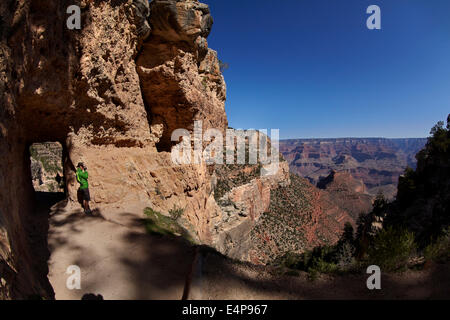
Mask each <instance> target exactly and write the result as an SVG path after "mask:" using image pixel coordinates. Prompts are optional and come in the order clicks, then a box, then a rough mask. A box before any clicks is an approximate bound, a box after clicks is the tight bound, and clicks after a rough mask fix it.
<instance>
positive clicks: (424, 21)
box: [202, 0, 450, 138]
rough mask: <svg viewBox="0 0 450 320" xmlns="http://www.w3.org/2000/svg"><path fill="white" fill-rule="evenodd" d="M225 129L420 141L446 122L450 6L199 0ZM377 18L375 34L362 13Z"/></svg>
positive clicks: (415, 0)
mask: <svg viewBox="0 0 450 320" xmlns="http://www.w3.org/2000/svg"><path fill="white" fill-rule="evenodd" d="M202 2H205V3H207V4H209V5H210V8H211V12H212V15H213V17H214V25H213V29H212V32H211V35H210V36H209V38H208V42H209V46H210V47H211V48H213V49H215V50H217V51H218V53H219V58H220V59H221V60H222V61H224V62H227V63H228V64H229V66H230V67H229V69H228V70H226V71H225V72H224V76H225V81H226V82H227V87H228V94H227V102H226V111H227V115H228V120H229V125H230V126H231V127H234V128H256V129H263V128H266V129H271V128H279V129H280V137H281V138H312V137H316V138H326V137H388V138H390V137H425V136H428V133H429V131H430V129H431V127H432V126H433V125H434V124H435V123H436V122H437V121H439V120H445V119H446V117H447V114H448V113H450V1H449V0H371V1H366V0H339V1H338V0H282V1H274V0H258V1H255V0H240V1H237V0H227V1H224V0H203V1H202ZM371 4H376V5H378V6H379V7H380V8H381V20H382V21H381V27H382V30H368V29H367V27H366V20H367V17H368V16H369V15H368V14H366V9H367V7H368V6H369V5H371Z"/></svg>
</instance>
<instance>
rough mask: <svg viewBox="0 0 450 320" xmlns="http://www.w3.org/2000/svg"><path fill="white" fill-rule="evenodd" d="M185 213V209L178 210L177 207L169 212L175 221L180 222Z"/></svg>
mask: <svg viewBox="0 0 450 320" xmlns="http://www.w3.org/2000/svg"><path fill="white" fill-rule="evenodd" d="M183 213H184V209H181V208H178V207H176V206H175V205H174V206H173V209H170V210H169V214H170V216H171V217H172V219H173V220H175V221H176V220H178V219H179V218H180V217H181V215H182V214H183Z"/></svg>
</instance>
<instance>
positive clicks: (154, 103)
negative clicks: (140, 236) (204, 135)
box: [0, 0, 282, 298]
mask: <svg viewBox="0 0 450 320" xmlns="http://www.w3.org/2000/svg"><path fill="white" fill-rule="evenodd" d="M76 3H77V4H78V5H79V6H80V8H81V26H82V28H81V30H69V29H67V28H66V19H67V17H68V14H67V13H66V9H67V7H69V6H70V5H73V4H74V3H73V1H69V0H61V1H43V0H42V1H40V0H33V1H32V0H7V1H2V2H1V3H0V16H1V17H2V20H1V21H0V22H1V26H2V28H1V29H0V30H1V33H0V92H1V95H0V99H1V102H0V103H1V106H2V107H1V108H0V154H1V155H2V161H1V162H0V188H1V190H2V192H1V193H0V277H1V281H0V298H25V297H29V296H30V295H35V294H37V295H39V296H41V297H46V298H52V297H53V292H52V288H51V286H50V285H49V283H48V279H47V277H46V273H47V272H48V269H47V266H46V264H45V261H44V262H43V261H42V259H41V258H39V257H37V255H41V253H39V252H36V250H33V248H34V247H35V244H34V243H33V242H32V241H31V240H30V236H29V235H30V231H29V226H32V225H34V224H35V222H36V221H37V220H36V219H38V218H37V217H36V215H35V214H34V208H33V186H32V182H31V181H32V172H31V167H32V165H31V163H30V154H29V146H30V145H31V144H33V143H36V142H37V143H42V142H47V141H53V142H59V143H60V144H61V146H62V154H61V158H62V159H61V160H62V161H63V169H62V170H63V174H64V180H65V186H66V188H67V190H66V192H67V196H68V198H69V204H68V205H78V204H77V194H76V193H77V188H78V185H77V183H76V179H75V168H74V165H76V164H77V163H78V162H80V161H82V162H84V163H85V164H86V165H87V167H88V171H89V181H90V186H91V197H92V205H93V206H95V207H97V208H100V209H102V214H103V216H105V218H106V219H110V220H114V221H118V222H120V223H123V224H125V225H126V224H127V223H129V222H130V221H131V219H129V218H127V217H125V216H120V215H117V214H115V215H111V214H109V213H108V208H110V207H114V208H116V209H117V208H124V209H126V208H127V207H129V206H131V205H133V206H135V207H142V208H144V207H151V208H153V209H154V210H158V211H160V212H162V213H164V214H167V213H168V211H169V210H170V209H173V208H181V209H183V212H184V213H183V215H184V221H185V226H186V228H188V229H189V231H190V232H191V233H192V235H193V238H195V239H196V240H197V241H198V242H200V243H205V244H208V245H213V246H216V247H220V248H222V249H223V250H222V251H224V252H225V251H226V248H224V247H223V246H224V244H223V241H221V240H220V239H222V238H221V237H222V236H221V232H222V231H223V230H227V227H223V228H222V223H221V222H220V221H222V220H221V217H222V215H223V210H222V208H221V207H220V206H219V205H218V204H217V203H216V201H215V198H214V184H213V176H212V172H213V170H211V168H208V166H207V165H206V164H205V163H204V162H202V163H200V164H187V165H176V164H174V163H173V161H172V160H171V156H170V150H171V147H172V146H173V143H172V141H171V139H170V137H171V134H172V132H173V130H175V129H177V128H185V129H187V130H189V131H192V130H193V124H194V120H202V123H203V129H204V130H206V129H208V128H216V129H218V130H219V131H222V132H224V131H225V129H226V128H227V126H228V123H227V117H226V113H225V107H224V105H225V99H226V86H225V81H224V78H223V76H222V74H221V71H220V64H219V59H218V54H217V52H215V51H214V50H211V49H210V48H208V43H207V40H206V39H207V36H208V35H209V33H210V31H211V28H212V23H213V20H212V17H211V15H210V11H209V8H208V6H207V5H205V4H202V3H200V2H198V1H194V0H185V1H175V0H165V1H162V0H154V1H152V2H151V3H150V5H149V4H148V2H147V1H141V0H138V1H136V0H134V1H132V0H115V1H112V0H111V1H88V0H81V1H77V2H76ZM34 166H35V167H36V165H34ZM255 179H256V180H255V181H253V182H250V184H249V186H247V187H243V188H241V189H238V190H235V191H233V192H232V194H230V197H234V198H235V199H236V201H237V202H242V208H241V211H243V212H246V211H248V212H249V214H248V216H249V217H252V219H254V218H255V217H257V215H258V214H260V212H261V211H262V210H263V209H264V208H265V207H266V206H267V199H268V192H270V190H269V189H270V188H269V187H268V186H269V185H273V183H272V182H267V179H265V180H261V181H260V182H258V179H259V177H255ZM277 179H278V178H276V179H275V180H277ZM275 180H274V181H275ZM278 180H282V179H278ZM268 188H269V189H268ZM253 196H255V197H256V198H261V199H262V200H263V201H262V203H261V204H256V203H251V201H250V198H251V197H253ZM116 211H117V210H116ZM136 217H138V218H142V211H139V212H136ZM38 222H39V223H42V221H38Z"/></svg>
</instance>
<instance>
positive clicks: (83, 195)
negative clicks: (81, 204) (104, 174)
mask: <svg viewBox="0 0 450 320" xmlns="http://www.w3.org/2000/svg"><path fill="white" fill-rule="evenodd" d="M80 193H81V199H83V200H86V201H91V194H90V193H89V188H86V189H80Z"/></svg>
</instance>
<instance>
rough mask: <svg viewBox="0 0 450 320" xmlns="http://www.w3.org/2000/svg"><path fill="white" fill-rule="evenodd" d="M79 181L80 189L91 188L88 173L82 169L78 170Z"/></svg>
mask: <svg viewBox="0 0 450 320" xmlns="http://www.w3.org/2000/svg"><path fill="white" fill-rule="evenodd" d="M77 181H78V183H79V184H80V189H87V188H89V183H88V172H87V171H83V170H81V169H80V168H78V169H77Z"/></svg>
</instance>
